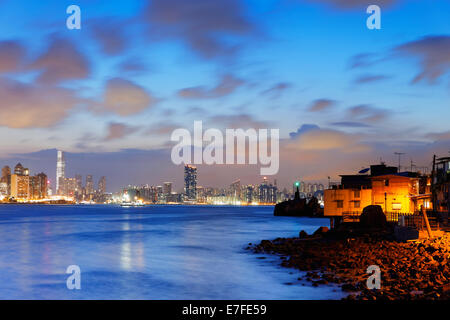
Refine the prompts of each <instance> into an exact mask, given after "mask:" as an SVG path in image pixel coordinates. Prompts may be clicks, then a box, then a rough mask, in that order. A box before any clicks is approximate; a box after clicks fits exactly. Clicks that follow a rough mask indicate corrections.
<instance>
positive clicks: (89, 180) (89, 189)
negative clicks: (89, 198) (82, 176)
mask: <svg viewBox="0 0 450 320" xmlns="http://www.w3.org/2000/svg"><path fill="white" fill-rule="evenodd" d="M93 193H94V179H93V177H92V175H90V174H88V175H87V176H86V194H87V195H91V194H93Z"/></svg>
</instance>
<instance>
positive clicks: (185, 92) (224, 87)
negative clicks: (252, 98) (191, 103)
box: [178, 74, 245, 99]
mask: <svg viewBox="0 0 450 320" xmlns="http://www.w3.org/2000/svg"><path fill="white" fill-rule="evenodd" d="M244 83H245V81H244V80H241V79H238V78H236V77H234V76H233V75H230V74H226V75H224V76H222V79H221V81H220V83H219V84H218V85H217V86H215V87H214V88H211V89H208V88H205V87H203V86H198V87H191V88H185V89H181V90H179V91H178V96H179V97H181V98H184V99H214V98H220V97H224V96H227V95H230V94H232V93H233V92H234V91H236V90H237V89H238V88H239V87H241V86H242V85H243V84H244Z"/></svg>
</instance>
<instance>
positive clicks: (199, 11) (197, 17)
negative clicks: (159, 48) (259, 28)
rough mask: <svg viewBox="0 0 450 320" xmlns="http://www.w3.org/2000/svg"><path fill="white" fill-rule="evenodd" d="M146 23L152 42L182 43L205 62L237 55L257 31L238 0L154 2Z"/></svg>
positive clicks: (164, 0) (146, 15) (159, 0)
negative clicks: (173, 41)
mask: <svg viewBox="0 0 450 320" xmlns="http://www.w3.org/2000/svg"><path fill="white" fill-rule="evenodd" d="M144 19H145V21H146V22H147V23H148V24H149V28H150V30H149V34H150V36H151V37H152V39H153V40H167V39H168V38H172V39H177V40H180V41H182V42H184V43H185V44H186V45H187V46H188V47H189V48H191V49H192V50H194V51H195V52H197V53H198V54H200V55H201V56H202V57H205V58H215V57H219V56H224V55H230V54H233V53H235V52H236V50H237V47H238V45H242V44H243V41H242V39H243V38H248V36H249V35H250V34H251V33H252V32H253V31H254V29H255V27H254V25H253V24H252V23H251V22H250V21H249V20H248V19H247V17H246V16H245V8H244V5H243V3H242V2H241V1H239V0H214V1H211V0H196V1H186V0H153V1H150V2H149V4H148V6H147V7H146V9H145V14H144ZM224 37H226V38H227V41H225V39H224ZM230 38H232V39H233V40H234V41H232V42H233V44H230V41H229V40H230ZM239 39H240V41H239ZM236 40H237V43H236Z"/></svg>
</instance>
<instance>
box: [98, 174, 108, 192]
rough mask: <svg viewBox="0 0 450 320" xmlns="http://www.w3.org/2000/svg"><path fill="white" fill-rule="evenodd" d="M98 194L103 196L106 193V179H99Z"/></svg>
mask: <svg viewBox="0 0 450 320" xmlns="http://www.w3.org/2000/svg"><path fill="white" fill-rule="evenodd" d="M98 192H99V193H100V194H105V193H106V177H104V176H103V177H101V178H100V180H99V181H98Z"/></svg>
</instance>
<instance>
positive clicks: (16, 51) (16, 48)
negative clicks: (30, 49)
mask: <svg viewBox="0 0 450 320" xmlns="http://www.w3.org/2000/svg"><path fill="white" fill-rule="evenodd" d="M24 57H25V48H24V47H23V46H22V44H20V43H19V42H17V41H1V42H0V73H4V72H14V71H18V69H19V68H20V67H21V65H22V63H23V59H24Z"/></svg>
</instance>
